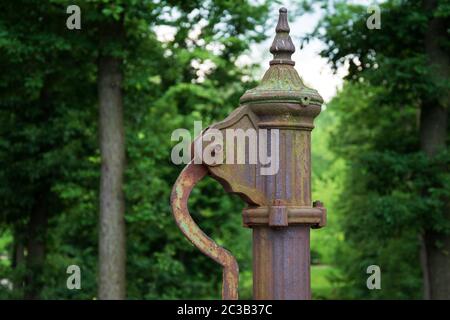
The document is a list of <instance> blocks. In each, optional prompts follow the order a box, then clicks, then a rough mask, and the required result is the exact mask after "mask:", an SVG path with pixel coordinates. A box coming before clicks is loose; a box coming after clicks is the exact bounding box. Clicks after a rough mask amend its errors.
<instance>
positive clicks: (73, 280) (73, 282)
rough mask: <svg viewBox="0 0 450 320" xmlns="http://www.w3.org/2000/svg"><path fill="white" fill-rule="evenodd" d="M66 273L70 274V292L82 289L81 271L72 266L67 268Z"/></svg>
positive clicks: (77, 267)
mask: <svg viewBox="0 0 450 320" xmlns="http://www.w3.org/2000/svg"><path fill="white" fill-rule="evenodd" d="M66 273H68V274H70V276H68V277H67V281H66V287H67V289H69V290H80V289H81V270H80V267H79V266H77V265H76V264H72V265H70V266H68V267H67V270H66Z"/></svg>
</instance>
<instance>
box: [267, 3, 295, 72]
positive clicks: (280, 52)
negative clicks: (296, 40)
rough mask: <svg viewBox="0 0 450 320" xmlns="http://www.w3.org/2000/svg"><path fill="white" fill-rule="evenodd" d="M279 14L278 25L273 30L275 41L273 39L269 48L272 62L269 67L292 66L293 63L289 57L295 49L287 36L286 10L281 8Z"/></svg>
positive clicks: (288, 29)
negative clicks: (276, 65)
mask: <svg viewBox="0 0 450 320" xmlns="http://www.w3.org/2000/svg"><path fill="white" fill-rule="evenodd" d="M279 12H280V15H279V17H278V23H277V27H276V28H275V31H276V35H275V39H273V42H272V46H271V47H270V53H271V54H273V60H272V61H270V65H273V64H289V65H292V66H293V65H295V62H294V61H292V60H291V55H292V54H293V53H294V52H295V47H294V44H293V43H292V39H291V37H290V36H289V32H290V31H291V29H290V28H289V24H288V19H287V9H286V8H281V9H280V11H279Z"/></svg>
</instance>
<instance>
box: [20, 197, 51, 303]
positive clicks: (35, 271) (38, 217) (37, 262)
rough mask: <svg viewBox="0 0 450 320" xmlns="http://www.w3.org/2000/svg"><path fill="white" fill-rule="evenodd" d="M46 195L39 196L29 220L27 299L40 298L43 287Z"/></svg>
mask: <svg viewBox="0 0 450 320" xmlns="http://www.w3.org/2000/svg"><path fill="white" fill-rule="evenodd" d="M44 199H45V196H38V197H37V199H36V201H37V203H36V205H35V206H34V207H33V209H32V212H31V215H30V220H29V222H28V243H27V257H26V263H27V275H26V288H25V296H24V297H25V299H28V300H35V299H39V294H40V292H41V290H42V287H43V279H42V275H43V271H44V262H45V243H46V233H47V219H48V217H47V205H46V203H45V200H44Z"/></svg>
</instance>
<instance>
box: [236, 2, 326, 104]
mask: <svg viewBox="0 0 450 320" xmlns="http://www.w3.org/2000/svg"><path fill="white" fill-rule="evenodd" d="M279 13H280V14H279V17H278V23H277V26H276V28H275V31H276V35H275V38H274V40H273V43H272V46H271V47H270V53H272V54H273V59H272V60H271V61H270V67H269V69H268V70H267V71H266V73H265V74H264V77H263V79H262V80H261V83H260V84H259V86H257V87H256V88H253V89H250V90H248V91H247V92H246V93H245V94H244V95H243V96H242V97H241V99H240V103H241V104H252V103H262V102H264V103H271V102H287V103H296V104H300V105H302V106H308V105H316V106H321V105H322V103H323V99H322V97H321V96H320V95H319V93H318V92H317V90H314V89H311V88H308V87H307V86H305V84H304V83H303V81H302V79H301V78H300V76H299V75H298V73H297V71H296V70H295V69H294V65H295V62H294V61H292V60H291V55H292V54H293V53H294V52H295V47H294V44H293V42H292V39H291V37H290V36H289V32H290V28H289V24H288V19H287V9H286V8H281V9H280V10H279Z"/></svg>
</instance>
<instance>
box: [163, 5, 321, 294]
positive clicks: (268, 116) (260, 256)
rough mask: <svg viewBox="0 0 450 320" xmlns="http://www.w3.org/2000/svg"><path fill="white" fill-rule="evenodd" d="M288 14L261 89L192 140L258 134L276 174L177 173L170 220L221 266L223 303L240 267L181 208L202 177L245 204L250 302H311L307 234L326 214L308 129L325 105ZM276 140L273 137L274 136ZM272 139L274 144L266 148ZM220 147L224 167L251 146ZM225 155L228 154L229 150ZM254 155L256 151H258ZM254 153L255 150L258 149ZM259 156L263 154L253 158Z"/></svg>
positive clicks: (193, 169)
mask: <svg viewBox="0 0 450 320" xmlns="http://www.w3.org/2000/svg"><path fill="white" fill-rule="evenodd" d="M289 31H290V29H289V25H288V20H287V10H286V9H285V8H281V9H280V10H279V20H278V24H277V26H276V36H275V39H274V41H273V43H272V46H271V47H270V52H271V53H272V54H273V59H272V60H271V61H270V67H269V69H268V70H267V71H266V73H265V75H264V77H263V79H262V81H261V83H260V84H259V86H257V87H256V88H254V89H251V90H248V91H247V92H246V93H245V94H244V95H243V96H242V97H241V99H240V106H239V107H238V108H237V109H235V110H234V111H233V112H232V113H231V114H230V115H229V116H228V117H227V118H226V119H225V120H223V121H221V122H219V123H216V124H213V125H211V126H210V127H209V128H207V129H205V130H204V132H203V133H202V137H203V140H202V137H199V138H197V140H196V143H200V144H203V143H204V141H206V140H208V139H204V137H205V136H208V134H209V133H211V132H213V130H214V131H215V132H222V133H224V134H223V136H224V137H226V139H228V140H229V139H230V138H229V136H228V135H226V134H225V131H226V130H227V129H235V130H239V129H240V130H241V132H247V131H248V129H254V130H255V132H259V131H261V130H264V132H266V133H267V135H268V137H269V138H267V141H266V142H267V143H266V144H265V145H264V146H265V147H267V150H264V151H265V152H266V153H267V154H271V155H272V158H273V159H276V161H277V163H278V170H277V171H276V172H275V173H270V174H262V171H261V169H263V168H264V164H262V163H238V164H234V163H233V162H232V161H223V162H221V163H211V162H210V163H205V162H203V163H197V162H195V161H194V160H192V161H191V162H190V163H189V164H188V165H187V166H186V167H185V168H184V169H183V171H182V172H181V174H180V176H179V177H178V179H177V181H176V182H175V185H174V187H173V191H172V195H171V205H172V211H173V215H174V218H175V220H176V223H177V224H178V226H179V228H180V229H181V231H182V232H183V234H184V235H185V236H186V237H187V238H188V239H189V240H190V241H191V242H192V243H193V244H194V245H195V246H196V247H197V248H198V249H200V250H201V251H202V252H203V253H204V254H206V255H207V256H209V257H210V258H212V259H214V260H215V261H216V262H217V263H219V264H220V265H222V267H223V287H222V298H223V299H237V298H238V272H239V270H238V264H237V262H236V259H235V258H234V257H233V256H232V254H231V253H230V252H229V251H227V250H225V249H224V248H222V247H220V246H219V245H218V244H217V243H215V242H214V241H213V240H212V239H210V238H209V237H208V236H207V235H205V234H204V233H203V231H202V230H201V229H200V228H199V227H198V226H197V225H196V224H195V222H194V220H193V219H192V218H191V216H190V214H189V211H188V207H187V201H188V198H189V194H190V192H191V191H192V189H193V187H194V186H195V185H196V183H197V182H198V181H199V180H201V179H202V178H203V177H205V176H206V175H210V176H211V177H213V178H214V179H216V180H217V181H219V182H220V183H221V184H222V185H223V187H224V188H225V190H226V191H227V192H229V193H235V194H238V195H240V196H241V198H242V199H243V200H244V201H245V202H246V203H247V207H246V208H245V209H244V210H243V224H244V226H246V227H249V228H252V230H253V297H254V298H255V299H310V298H311V289H310V246H309V231H310V229H311V228H320V227H323V226H324V225H325V223H326V210H325V208H324V207H323V205H322V204H321V203H320V202H319V201H316V202H314V204H313V203H312V201H311V130H312V129H313V128H314V124H313V121H314V118H315V117H316V116H317V115H318V114H319V113H320V111H321V105H322V103H323V100H322V98H321V96H320V95H319V94H318V93H317V91H316V90H313V89H310V88H308V87H306V86H305V85H304V84H303V81H302V79H301V78H300V77H299V75H298V73H297V71H296V70H295V69H294V64H295V62H294V61H292V60H291V55H292V54H293V53H294V51H295V48H294V44H293V43H292V40H291V37H290V36H289ZM273 133H276V135H273ZM273 137H277V142H278V143H276V144H274V143H270V142H271V139H273ZM228 142H230V141H225V144H224V145H225V146H226V147H225V148H223V147H222V146H221V145H217V146H216V147H214V148H212V150H213V152H216V153H221V154H222V155H223V157H224V158H225V159H226V160H230V159H229V155H230V151H232V152H231V154H232V155H234V154H236V153H239V152H243V153H244V155H246V156H248V155H249V149H250V148H251V147H252V146H248V145H247V146H246V147H245V149H239V148H238V147H235V146H234V144H231V145H232V146H233V147H231V148H233V150H230V149H229V148H230V147H229V145H230V144H228ZM227 148H228V150H227ZM256 148H262V147H261V144H257V146H256ZM257 151H258V152H259V151H261V150H257ZM259 154H261V153H259ZM194 157H195V155H194Z"/></svg>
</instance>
